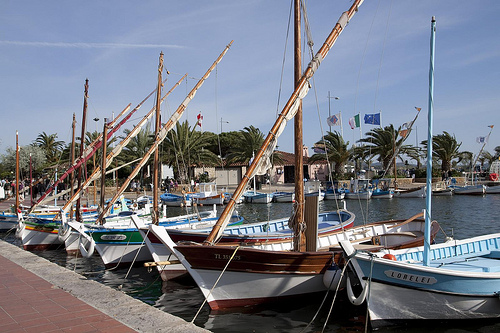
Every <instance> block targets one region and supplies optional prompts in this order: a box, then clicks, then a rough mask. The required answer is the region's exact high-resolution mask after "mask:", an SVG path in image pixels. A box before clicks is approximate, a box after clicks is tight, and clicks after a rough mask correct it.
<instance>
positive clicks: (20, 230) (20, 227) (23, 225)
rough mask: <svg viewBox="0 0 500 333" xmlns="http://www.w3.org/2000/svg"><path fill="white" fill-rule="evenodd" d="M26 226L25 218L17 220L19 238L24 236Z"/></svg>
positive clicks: (17, 235)
mask: <svg viewBox="0 0 500 333" xmlns="http://www.w3.org/2000/svg"><path fill="white" fill-rule="evenodd" d="M24 228H26V223H24V220H19V221H18V222H17V227H16V237H17V238H22V237H23V231H24Z"/></svg>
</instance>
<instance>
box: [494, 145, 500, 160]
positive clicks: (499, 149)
mask: <svg viewBox="0 0 500 333" xmlns="http://www.w3.org/2000/svg"><path fill="white" fill-rule="evenodd" d="M498 158H500V146H496V147H495V159H498Z"/></svg>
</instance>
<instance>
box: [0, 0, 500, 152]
mask: <svg viewBox="0 0 500 333" xmlns="http://www.w3.org/2000/svg"><path fill="white" fill-rule="evenodd" d="M350 5H351V1H347V0H342V1H340V0H338V1H307V6H308V8H307V15H308V18H309V23H310V27H311V32H312V36H313V40H314V43H315V45H314V51H317V50H318V49H319V48H320V46H321V44H322V43H323V42H324V39H325V38H326V36H327V35H328V33H329V32H330V31H331V29H332V27H333V26H334V24H335V23H336V22H337V20H338V18H339V17H340V15H341V13H342V12H343V11H345V10H347V9H348V8H349V6H350ZM289 9H290V1H289V0H287V1H285V0H282V1H278V0H274V1H264V0H246V1H229V0H227V1H226V0H220V1H94V0H90V1H85V2H77V1H55V0H47V1H24V0H17V1H12V0H4V1H2V2H0V64H1V65H0V91H1V97H2V98H1V103H0V116H1V119H2V121H1V123H2V129H1V130H0V154H3V153H4V152H5V150H6V149H7V147H14V146H15V131H16V130H18V131H19V140H20V145H27V144H30V143H31V142H33V140H35V139H36V137H37V136H38V134H40V133H42V132H46V133H47V134H52V133H57V134H58V138H59V140H63V141H65V142H70V140H71V121H72V115H73V113H76V117H77V121H78V125H77V126H78V128H77V133H80V129H79V126H80V123H81V114H82V108H83V86H84V82H85V79H86V78H88V79H89V85H90V89H89V96H90V99H89V108H88V119H89V120H88V122H87V126H88V128H89V129H90V130H95V129H96V128H98V129H99V130H101V129H102V119H103V118H105V117H109V118H111V116H112V113H113V112H114V113H115V114H117V113H118V112H120V111H121V110H122V109H123V108H125V106H126V105H127V104H129V103H132V106H135V105H137V104H138V103H139V102H140V101H141V100H142V99H143V98H144V97H145V96H146V95H147V94H149V93H150V92H151V91H152V90H153V89H154V88H155V85H156V80H157V67H158V57H159V54H160V51H163V53H164V54H165V56H164V59H165V60H164V63H165V67H166V68H167V69H168V71H169V72H170V75H169V76H168V81H167V84H166V86H165V89H170V87H171V86H172V85H173V84H174V83H175V82H176V81H177V80H178V79H179V78H180V77H181V76H182V75H183V74H185V73H188V76H189V78H190V79H189V80H187V83H186V82H184V83H183V84H182V85H181V86H180V87H179V88H177V89H176V90H175V92H174V93H173V94H172V95H171V98H169V99H168V100H167V102H166V103H164V105H163V107H162V112H163V114H164V118H163V119H165V117H167V116H169V114H171V112H172V111H174V110H175V109H176V108H177V106H178V105H179V104H180V102H181V101H182V100H183V99H184V97H185V95H186V93H187V92H188V91H189V90H190V89H191V88H192V87H193V85H194V84H195V83H196V81H197V79H198V78H200V77H201V76H202V75H203V74H204V73H205V71H206V70H207V69H208V67H209V66H210V65H211V64H212V63H213V61H214V60H215V59H216V58H217V56H218V55H219V54H220V53H221V52H222V50H223V49H224V47H225V46H226V45H227V44H228V43H229V42H230V41H231V40H234V43H233V45H232V47H231V49H230V50H229V52H228V53H227V54H226V56H225V57H224V59H223V60H222V62H221V63H220V64H219V66H218V67H217V70H216V71H214V72H213V73H212V75H211V76H210V78H209V79H208V80H207V81H206V83H205V85H204V86H203V87H202V88H201V89H200V91H199V92H198V93H197V95H196V97H195V99H194V100H193V101H192V102H191V104H190V105H189V108H188V110H187V112H186V113H185V115H184V116H183V118H182V119H181V120H182V121H183V120H185V119H188V120H189V121H190V123H191V124H194V123H195V121H196V115H197V114H198V113H199V112H200V111H201V112H202V113H203V116H204V122H203V129H204V130H208V131H212V132H220V130H221V119H222V121H223V122H222V130H223V131H230V130H241V129H243V128H244V127H245V126H249V125H253V126H255V127H258V128H259V129H260V130H261V131H262V132H264V133H266V134H267V132H268V131H269V130H270V128H271V126H272V124H273V123H274V120H275V118H276V114H277V110H278V109H279V110H280V111H281V108H282V106H283V105H284V103H285V102H286V99H288V97H289V95H290V93H291V91H292V85H293V83H292V77H293V76H292V73H293V69H292V54H291V50H292V48H291V43H292V41H291V37H289V39H288V41H287V39H286V35H287V29H288V19H289ZM499 14H500V2H499V1H493V0H491V1H481V2H475V1H451V0H449V1H436V0H430V1H426V0H424V1H404V0H401V1H373V0H366V1H365V3H364V4H363V5H362V6H361V8H360V11H359V13H357V14H356V15H355V16H354V18H353V19H352V20H351V22H350V24H349V25H348V26H347V28H346V29H345V31H344V32H343V33H342V34H341V36H340V38H339V39H338V41H337V43H336V44H335V45H334V46H333V48H332V50H331V51H330V53H329V55H328V57H327V58H326V59H325V60H324V61H323V63H322V64H321V66H320V68H319V69H318V71H317V72H316V75H315V76H314V81H313V82H312V83H313V86H314V87H313V89H311V90H310V92H309V94H308V96H307V97H306V98H305V99H304V143H305V144H306V145H307V146H309V147H312V145H313V144H314V142H316V141H318V140H319V139H321V133H322V132H323V133H324V132H325V131H326V130H328V126H327V124H326V117H327V116H328V112H329V102H328V98H327V96H328V92H330V95H331V96H337V97H339V99H338V100H333V99H332V100H331V102H330V108H331V114H334V113H338V112H339V111H342V118H343V122H344V126H343V133H344V138H345V140H347V141H349V142H350V143H351V144H352V143H353V142H354V141H356V140H358V139H359V137H360V132H359V129H356V130H351V129H350V127H349V126H348V124H347V122H348V119H349V117H352V116H354V115H355V114H357V113H360V114H361V118H363V115H364V114H366V113H377V112H380V111H381V112H382V125H388V124H390V123H392V124H394V125H395V126H399V125H401V124H403V123H404V122H407V121H409V120H411V119H413V117H414V116H415V109H414V107H415V106H419V107H422V114H421V115H420V117H419V119H418V120H417V122H416V125H415V126H416V131H414V133H413V134H412V135H411V136H410V137H409V139H408V143H412V144H415V143H416V141H417V140H418V141H419V142H420V141H422V140H425V139H426V136H427V129H426V128H427V109H428V73H429V39H430V21H431V17H432V16H433V15H434V16H436V21H437V24H436V25H437V34H436V63H435V90H434V111H435V115H434V134H440V133H442V132H443V131H447V132H449V133H451V134H454V135H455V136H456V137H457V140H458V141H459V142H462V143H463V144H462V147H461V148H462V150H469V151H472V152H474V153H477V152H478V151H479V149H480V147H481V146H480V145H479V144H478V143H476V138H477V137H478V136H485V135H487V134H488V131H489V128H488V125H497V127H495V128H494V129H493V132H492V135H491V137H490V141H489V143H488V145H487V146H486V148H485V149H486V150H487V151H490V152H493V149H494V147H496V146H499V145H500V123H497V120H498V119H499V117H498V111H497V110H498V108H499V105H500V65H499V64H500V43H499V36H498V31H499V24H498V16H499ZM290 34H291V32H290ZM285 47H286V50H285ZM284 57H285V63H284V66H285V67H284V68H283V67H282V64H283V58H284ZM304 58H305V59H309V58H308V57H307V54H304ZM307 62H308V60H307V61H306V62H305V64H307ZM282 69H283V71H284V73H283V79H281V75H282V74H281V73H282ZM281 80H282V83H281ZM280 86H281V88H280ZM280 89H281V90H280ZM278 96H281V97H280V100H279V106H278ZM153 105H154V98H152V99H150V100H149V101H148V102H146V104H145V105H144V106H143V107H142V108H141V111H139V112H138V114H137V117H135V119H134V120H135V122H137V118H138V117H142V115H144V114H145V112H146V111H148V110H149V109H150V108H151V107H153ZM96 117H97V118H100V119H101V120H100V121H99V122H98V123H96V122H94V121H93V120H92V119H93V118H96ZM133 123H134V121H132V122H130V123H129V124H127V127H128V128H131V127H132V124H133ZM370 128H372V126H369V125H362V130H363V132H366V131H368V130H369V129H370ZM332 129H333V130H340V127H332ZM77 135H78V134H77ZM292 137H293V125H292V124H289V126H288V127H287V129H286V130H285V132H284V133H283V135H282V136H281V137H280V139H279V142H278V145H279V148H278V149H279V150H284V151H287V152H292V151H293V139H292Z"/></svg>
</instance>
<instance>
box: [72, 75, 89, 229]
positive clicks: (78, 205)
mask: <svg viewBox="0 0 500 333" xmlns="http://www.w3.org/2000/svg"><path fill="white" fill-rule="evenodd" d="M88 97H89V79H85V95H84V97H83V116H82V135H81V137H80V159H83V152H84V145H85V124H86V121H87V99H88ZM82 169H83V164H82V165H80V166H79V167H78V187H80V186H81V185H82ZM80 205H81V198H78V200H77V201H76V215H75V217H76V220H77V221H81V219H82V215H81V212H80Z"/></svg>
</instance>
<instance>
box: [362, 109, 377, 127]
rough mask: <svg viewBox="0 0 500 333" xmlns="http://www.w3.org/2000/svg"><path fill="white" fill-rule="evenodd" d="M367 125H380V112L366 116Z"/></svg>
mask: <svg viewBox="0 0 500 333" xmlns="http://www.w3.org/2000/svg"><path fill="white" fill-rule="evenodd" d="M365 124H370V125H380V112H379V113H372V114H365Z"/></svg>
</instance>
